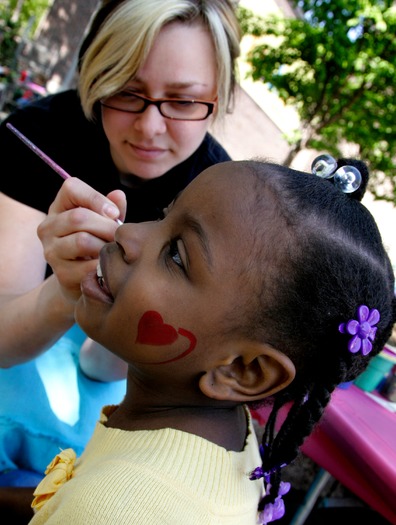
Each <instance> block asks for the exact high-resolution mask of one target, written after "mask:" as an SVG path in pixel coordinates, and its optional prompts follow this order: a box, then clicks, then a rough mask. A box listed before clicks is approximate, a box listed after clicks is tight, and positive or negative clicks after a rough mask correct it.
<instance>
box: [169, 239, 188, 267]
mask: <svg viewBox="0 0 396 525" xmlns="http://www.w3.org/2000/svg"><path fill="white" fill-rule="evenodd" d="M169 257H170V258H171V259H172V261H173V262H174V263H175V264H176V265H177V266H179V267H180V268H181V269H182V270H183V271H184V264H183V261H182V258H181V257H180V253H179V248H178V246H177V240H176V239H173V240H172V241H171V242H170V244H169Z"/></svg>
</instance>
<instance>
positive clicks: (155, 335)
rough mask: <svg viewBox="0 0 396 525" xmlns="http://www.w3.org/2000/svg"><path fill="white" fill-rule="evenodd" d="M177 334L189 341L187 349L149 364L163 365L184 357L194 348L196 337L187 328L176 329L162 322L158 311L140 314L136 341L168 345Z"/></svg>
mask: <svg viewBox="0 0 396 525" xmlns="http://www.w3.org/2000/svg"><path fill="white" fill-rule="evenodd" d="M178 334H180V335H181V336H182V337H186V338H187V339H188V340H189V341H190V346H189V347H188V348H187V350H185V351H184V352H182V353H181V354H179V355H177V356H175V357H172V358H171V359H167V360H166V361H160V362H153V363H151V364H153V365H163V364H165V363H171V362H172V361H177V360H178V359H181V358H182V357H185V356H186V355H188V354H189V353H190V352H192V351H193V350H194V348H195V346H196V344H197V339H196V337H195V336H194V334H192V333H191V332H189V331H188V330H184V328H179V329H178V330H177V331H176V329H175V328H174V327H173V326H171V325H170V324H166V323H164V321H163V319H162V317H161V315H160V314H159V313H158V312H154V311H148V312H145V313H144V314H143V315H142V317H141V319H140V321H139V325H138V335H137V337H136V343H141V344H144V345H156V346H157V345H158V346H164V345H170V344H172V343H174V342H175V341H176V340H177V338H178Z"/></svg>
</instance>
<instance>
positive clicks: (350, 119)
mask: <svg viewBox="0 0 396 525" xmlns="http://www.w3.org/2000/svg"><path fill="white" fill-rule="evenodd" d="M295 4H296V5H297V6H298V7H299V9H300V10H301V18H297V19H285V18H276V17H274V16H271V17H268V18H266V19H265V20H264V19H262V18H260V17H258V16H256V15H254V14H253V13H252V12H250V11H249V10H246V9H243V8H242V7H241V8H239V16H240V21H241V25H242V29H243V31H244V33H245V34H251V35H253V36H256V37H259V38H258V39H257V43H256V45H255V46H254V47H253V48H252V50H251V52H250V54H249V55H248V62H249V64H250V66H251V72H250V75H251V77H252V78H253V79H254V80H256V81H262V82H265V83H266V84H267V85H268V86H269V88H270V89H271V90H273V91H276V92H277V94H278V96H279V97H280V98H281V99H282V100H283V101H284V102H285V103H286V104H290V105H293V106H294V107H295V108H296V110H297V111H298V114H299V117H300V122H301V125H300V128H299V129H298V130H296V132H294V133H293V134H292V137H290V144H291V150H290V155H289V157H288V159H286V162H290V161H291V160H292V158H293V157H294V156H295V155H296V154H297V152H298V151H299V150H300V149H302V148H306V147H309V148H314V149H318V150H320V151H327V152H329V153H331V154H333V155H336V156H337V155H341V152H340V145H341V144H342V143H344V142H348V143H353V144H356V145H358V147H359V155H360V156H361V158H362V159H364V160H365V161H366V162H367V163H368V164H369V166H370V169H371V172H372V182H371V186H370V190H371V191H372V192H373V194H374V195H375V197H376V198H381V199H385V200H390V201H392V202H394V203H395V204H396V165H395V160H396V97H395V86H396V6H394V5H393V1H392V0H360V1H359V2H356V0H354V1H351V0H332V1H331V2H330V1H328V0H301V1H298V2H295Z"/></svg>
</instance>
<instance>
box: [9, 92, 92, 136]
mask: <svg viewBox="0 0 396 525" xmlns="http://www.w3.org/2000/svg"><path fill="white" fill-rule="evenodd" d="M70 118H73V119H77V122H78V123H80V122H82V121H84V120H86V119H85V116H84V113H83V111H82V108H81V104H80V100H79V97H78V94H77V91H76V90H74V89H70V90H68V91H63V92H59V93H55V94H52V95H47V96H46V97H43V98H41V99H39V100H36V101H35V102H32V103H31V104H28V105H26V106H24V107H23V108H19V109H16V110H15V111H13V112H12V113H11V114H10V115H9V116H8V117H7V118H6V119H5V121H4V122H3V123H2V127H4V125H5V124H6V123H7V122H11V123H12V124H14V125H15V126H17V125H19V126H24V127H35V126H36V125H40V128H41V129H43V128H44V126H43V124H45V125H46V124H53V125H54V126H55V127H59V125H61V124H62V122H64V123H65V126H66V121H70ZM63 119H66V121H64V120H63Z"/></svg>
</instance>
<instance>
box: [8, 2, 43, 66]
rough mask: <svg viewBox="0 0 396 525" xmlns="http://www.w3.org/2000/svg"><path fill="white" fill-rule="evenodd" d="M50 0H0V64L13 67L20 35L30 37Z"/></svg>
mask: <svg viewBox="0 0 396 525" xmlns="http://www.w3.org/2000/svg"><path fill="white" fill-rule="evenodd" d="M51 3H52V1H51V0H0V65H1V66H8V67H10V68H11V69H14V68H15V66H16V61H17V57H16V53H17V50H18V46H19V43H20V41H21V38H22V36H25V37H31V36H33V34H34V31H35V30H36V28H37V25H38V23H39V22H40V19H41V17H42V15H43V14H44V13H45V11H46V9H47V8H48V7H49V5H50V4H51Z"/></svg>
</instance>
